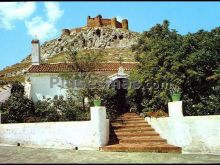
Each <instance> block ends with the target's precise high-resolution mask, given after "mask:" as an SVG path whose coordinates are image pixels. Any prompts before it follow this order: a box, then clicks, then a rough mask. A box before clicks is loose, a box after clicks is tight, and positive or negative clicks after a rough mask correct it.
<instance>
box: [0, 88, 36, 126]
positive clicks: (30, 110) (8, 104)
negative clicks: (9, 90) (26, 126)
mask: <svg viewBox="0 0 220 165" xmlns="http://www.w3.org/2000/svg"><path fill="white" fill-rule="evenodd" d="M1 111H2V113H3V115H4V116H5V117H4V121H3V122H7V123H17V122H19V123H20V122H25V120H26V119H27V118H28V117H31V116H33V115H34V113H35V107H34V103H33V102H32V101H31V100H29V99H28V98H26V97H24V95H23V94H22V93H20V92H18V93H16V92H15V93H13V94H11V96H10V97H9V99H8V100H6V101H5V102H4V103H3V104H2V105H1Z"/></svg>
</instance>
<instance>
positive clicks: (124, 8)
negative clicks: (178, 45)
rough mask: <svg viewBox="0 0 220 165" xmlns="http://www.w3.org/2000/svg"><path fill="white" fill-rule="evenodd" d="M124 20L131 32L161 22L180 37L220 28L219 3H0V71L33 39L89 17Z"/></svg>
mask: <svg viewBox="0 0 220 165" xmlns="http://www.w3.org/2000/svg"><path fill="white" fill-rule="evenodd" d="M98 14H101V15H102V16H103V17H105V18H112V17H117V18H118V19H123V18H126V19H128V21H129V28H130V30H132V31H137V32H143V31H145V30H149V28H151V27H152V26H154V25H155V24H157V23H162V22H163V20H164V19H168V20H169V21H170V28H171V29H176V30H177V31H178V32H179V33H180V34H187V33H188V32H191V33H193V32H196V31H198V30H199V29H205V30H208V31H209V30H211V29H213V28H215V27H218V26H220V2H28V3H23V2H10V3H6V2H5V3H2V2H1V3H0V69H2V68H4V67H6V66H10V65H12V64H15V63H17V62H20V61H21V60H22V59H23V58H25V57H26V56H27V55H28V54H30V53H31V44H30V42H31V40H32V39H33V38H34V36H36V35H37V37H38V38H39V39H40V41H41V43H43V42H44V41H47V40H50V39H53V38H57V37H58V36H59V35H60V31H61V29H63V28H74V27H80V26H84V25H86V18H87V16H88V15H90V16H91V17H95V16H96V15H98Z"/></svg>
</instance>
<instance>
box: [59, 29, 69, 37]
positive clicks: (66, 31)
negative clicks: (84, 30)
mask: <svg viewBox="0 0 220 165" xmlns="http://www.w3.org/2000/svg"><path fill="white" fill-rule="evenodd" d="M61 35H62V36H63V35H70V30H69V29H62V34H61Z"/></svg>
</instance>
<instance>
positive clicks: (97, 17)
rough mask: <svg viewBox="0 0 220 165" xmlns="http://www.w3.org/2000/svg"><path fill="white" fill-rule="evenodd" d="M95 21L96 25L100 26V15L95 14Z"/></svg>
mask: <svg viewBox="0 0 220 165" xmlns="http://www.w3.org/2000/svg"><path fill="white" fill-rule="evenodd" d="M95 21H96V25H97V26H98V27H102V16H101V15H97V16H96V18H95Z"/></svg>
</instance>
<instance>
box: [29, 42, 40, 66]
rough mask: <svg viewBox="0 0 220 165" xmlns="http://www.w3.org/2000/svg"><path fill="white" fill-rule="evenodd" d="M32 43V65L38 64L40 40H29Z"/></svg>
mask: <svg viewBox="0 0 220 165" xmlns="http://www.w3.org/2000/svg"><path fill="white" fill-rule="evenodd" d="M31 44H32V54H31V56H32V65H40V63H41V58H40V42H39V40H37V39H35V40H32V41H31Z"/></svg>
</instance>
